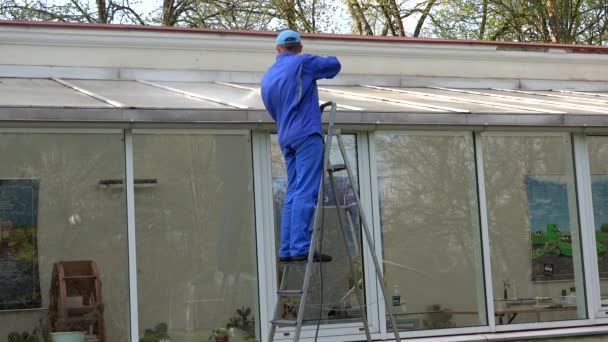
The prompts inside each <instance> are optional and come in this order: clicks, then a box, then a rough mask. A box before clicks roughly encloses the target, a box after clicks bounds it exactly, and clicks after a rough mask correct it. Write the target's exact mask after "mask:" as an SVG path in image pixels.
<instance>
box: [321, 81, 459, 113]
mask: <svg viewBox="0 0 608 342" xmlns="http://www.w3.org/2000/svg"><path fill="white" fill-rule="evenodd" d="M318 89H319V90H322V91H326V92H328V93H335V94H341V95H345V96H349V97H354V98H356V99H363V100H365V101H375V102H386V103H392V104H396V105H401V106H407V107H413V108H419V109H426V110H430V111H433V112H454V113H464V114H466V113H470V111H468V110H466V109H460V108H451V107H444V106H435V105H429V104H426V103H420V102H413V101H405V100H396V99H389V98H386V97H381V96H374V95H365V94H359V93H353V92H349V91H344V90H337V89H329V88H324V87H318Z"/></svg>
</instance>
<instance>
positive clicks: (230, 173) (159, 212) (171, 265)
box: [133, 132, 259, 342]
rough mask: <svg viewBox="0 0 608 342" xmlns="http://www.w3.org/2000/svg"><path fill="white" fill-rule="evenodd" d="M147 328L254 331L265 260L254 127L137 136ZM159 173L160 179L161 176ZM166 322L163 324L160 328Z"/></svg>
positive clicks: (186, 334)
mask: <svg viewBox="0 0 608 342" xmlns="http://www.w3.org/2000/svg"><path fill="white" fill-rule="evenodd" d="M133 145H134V168H135V180H136V182H137V180H150V182H149V183H152V184H153V185H149V186H140V187H138V186H137V185H136V188H135V211H136V226H137V261H138V265H137V266H138V295H139V296H138V297H139V326H140V329H141V331H140V336H144V335H145V333H144V330H145V329H151V330H154V329H155V328H156V327H159V328H164V327H166V328H167V333H168V335H169V337H170V340H171V341H174V342H181V341H193V342H194V341H196V342H199V341H207V340H208V338H209V336H210V335H211V332H212V330H214V329H216V328H222V327H225V326H226V325H230V326H232V327H234V328H235V329H234V331H235V335H234V336H232V337H230V341H231V342H234V341H237V342H238V341H249V340H251V339H255V337H256V329H257V320H258V317H259V316H258V312H259V310H258V296H257V265H256V249H255V241H256V239H255V226H254V207H253V187H252V166H251V165H252V162H251V160H252V159H251V158H252V156H251V144H250V139H249V135H248V134H236V133H235V134H228V133H226V134H223V133H220V134H185V133H184V134H154V133H145V132H140V133H139V134H135V135H134V139H133ZM154 181H155V182H154ZM159 324H160V326H159Z"/></svg>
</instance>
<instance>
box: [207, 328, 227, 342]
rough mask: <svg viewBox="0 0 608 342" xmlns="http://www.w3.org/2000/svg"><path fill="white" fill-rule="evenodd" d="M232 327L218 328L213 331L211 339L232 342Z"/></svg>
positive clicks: (217, 341) (219, 341)
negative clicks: (230, 337)
mask: <svg viewBox="0 0 608 342" xmlns="http://www.w3.org/2000/svg"><path fill="white" fill-rule="evenodd" d="M232 332H233V331H232V329H231V328H217V329H214V330H213V331H212V332H211V336H210V337H209V340H210V341H215V342H230V339H229V336H231V335H232Z"/></svg>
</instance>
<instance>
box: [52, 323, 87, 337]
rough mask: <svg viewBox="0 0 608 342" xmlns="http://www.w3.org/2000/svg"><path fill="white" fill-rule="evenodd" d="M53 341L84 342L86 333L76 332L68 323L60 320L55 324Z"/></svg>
mask: <svg viewBox="0 0 608 342" xmlns="http://www.w3.org/2000/svg"><path fill="white" fill-rule="evenodd" d="M51 339H52V341H53V342H84V331H75V330H73V329H72V327H71V326H70V325H69V324H68V323H67V322H65V321H63V320H61V319H58V320H57V321H55V323H54V324H53V332H52V333H51Z"/></svg>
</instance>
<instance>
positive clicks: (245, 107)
mask: <svg viewBox="0 0 608 342" xmlns="http://www.w3.org/2000/svg"><path fill="white" fill-rule="evenodd" d="M136 81H137V82H139V83H143V84H146V85H149V86H152V87H156V88H160V89H164V90H168V91H171V92H174V93H178V94H182V95H185V96H188V97H192V98H195V99H198V100H205V101H209V102H215V103H219V104H221V105H224V106H228V107H233V108H238V109H249V107H247V106H243V105H241V104H238V103H233V102H227V101H224V100H221V99H218V98H215V97H209V96H204V95H200V94H196V93H193V92H189V91H185V90H181V89H177V88H173V87H169V86H164V85H162V84H158V83H154V82H149V81H143V80H136Z"/></svg>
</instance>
